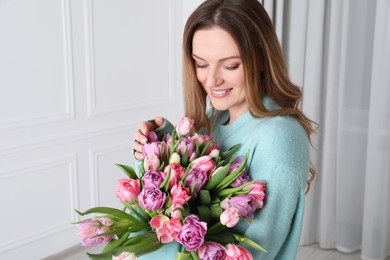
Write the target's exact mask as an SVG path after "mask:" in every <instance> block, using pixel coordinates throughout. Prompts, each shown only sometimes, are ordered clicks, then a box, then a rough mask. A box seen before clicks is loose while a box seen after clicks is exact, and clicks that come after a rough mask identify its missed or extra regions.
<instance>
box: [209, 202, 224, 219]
mask: <svg viewBox="0 0 390 260" xmlns="http://www.w3.org/2000/svg"><path fill="white" fill-rule="evenodd" d="M210 210H211V217H212V218H214V219H219V217H220V216H221V214H222V212H223V211H222V208H221V206H220V205H219V204H214V205H211V207H210Z"/></svg>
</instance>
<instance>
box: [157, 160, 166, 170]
mask: <svg viewBox="0 0 390 260" xmlns="http://www.w3.org/2000/svg"><path fill="white" fill-rule="evenodd" d="M164 168H165V162H162V163H161V165H160V167H158V169H157V171H158V172H162V171H163V170H164Z"/></svg>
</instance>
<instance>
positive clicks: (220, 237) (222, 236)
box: [205, 228, 234, 245]
mask: <svg viewBox="0 0 390 260" xmlns="http://www.w3.org/2000/svg"><path fill="white" fill-rule="evenodd" d="M205 238H206V240H211V241H214V242H217V243H220V244H221V245H227V244H229V243H234V236H233V234H232V232H231V231H230V229H228V228H225V229H223V230H222V231H220V232H218V233H206V236H205Z"/></svg>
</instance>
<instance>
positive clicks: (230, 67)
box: [195, 64, 240, 70]
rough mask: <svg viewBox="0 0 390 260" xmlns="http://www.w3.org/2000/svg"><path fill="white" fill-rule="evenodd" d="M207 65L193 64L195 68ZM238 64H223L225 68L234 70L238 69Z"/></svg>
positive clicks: (202, 67)
mask: <svg viewBox="0 0 390 260" xmlns="http://www.w3.org/2000/svg"><path fill="white" fill-rule="evenodd" d="M207 66H208V65H200V64H195V67H196V68H199V69H204V68H206V67H207ZM239 66H240V64H236V65H233V66H223V67H224V68H225V69H227V70H236V69H238V67H239Z"/></svg>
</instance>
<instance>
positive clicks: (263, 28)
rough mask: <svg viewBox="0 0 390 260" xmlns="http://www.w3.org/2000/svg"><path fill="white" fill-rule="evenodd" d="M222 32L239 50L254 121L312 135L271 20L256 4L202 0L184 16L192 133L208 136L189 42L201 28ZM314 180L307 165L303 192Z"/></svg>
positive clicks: (185, 73)
mask: <svg viewBox="0 0 390 260" xmlns="http://www.w3.org/2000/svg"><path fill="white" fill-rule="evenodd" d="M215 27H217V28H221V29H223V30H225V31H227V32H229V33H230V35H231V36H232V37H233V39H234V40H235V42H236V44H237V46H238V49H239V51H240V55H241V59H242V62H243V67H244V73H245V79H246V86H245V94H246V99H247V102H248V107H249V111H250V113H251V114H252V115H253V116H254V117H257V118H259V117H273V116H278V115H286V116H293V117H295V118H296V119H297V120H298V122H299V123H300V124H301V125H302V126H303V128H304V129H305V131H306V133H307V135H308V137H309V140H310V136H311V134H312V133H313V132H315V130H314V128H313V126H312V124H313V122H312V121H311V120H310V119H308V118H307V117H306V116H305V115H304V114H303V113H302V111H301V110H300V107H299V106H300V102H301V100H302V91H301V89H300V88H299V87H298V86H296V85H295V84H293V83H292V82H291V80H290V78H289V76H288V69H287V64H286V61H285V58H284V55H283V52H282V49H281V46H280V43H279V41H278V38H277V35H276V32H275V29H274V27H273V24H272V21H271V19H270V18H269V16H268V14H267V12H266V11H265V9H264V8H263V6H262V5H261V4H260V3H259V2H258V1H257V0H207V1H204V2H203V3H202V4H201V5H200V6H199V7H198V8H197V9H196V10H195V11H194V12H193V13H192V14H191V16H190V17H189V18H188V20H187V23H186V25H185V29H184V36H183V81H184V82H183V85H184V104H185V113H186V116H188V117H190V118H192V119H194V122H195V127H196V128H197V129H199V128H201V127H204V128H205V129H207V132H208V133H209V132H210V129H211V124H210V121H209V118H208V117H207V115H206V107H207V106H206V102H207V101H206V100H207V94H206V92H205V91H204V89H203V87H202V86H201V84H200V83H199V81H198V80H197V78H196V70H195V63H194V61H193V58H192V40H193V36H194V34H195V32H196V31H197V30H200V29H210V28H215ZM265 96H268V97H269V98H270V99H272V100H273V101H274V102H275V103H276V104H277V105H278V106H279V107H280V108H279V109H277V110H273V111H268V110H267V109H266V108H265V107H264V105H263V98H264V97H265ZM314 176H315V169H314V167H313V166H312V164H311V165H310V171H309V180H308V183H307V184H308V185H307V191H308V189H309V188H310V184H311V182H312V180H313V179H314Z"/></svg>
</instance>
